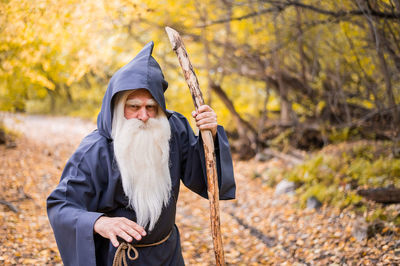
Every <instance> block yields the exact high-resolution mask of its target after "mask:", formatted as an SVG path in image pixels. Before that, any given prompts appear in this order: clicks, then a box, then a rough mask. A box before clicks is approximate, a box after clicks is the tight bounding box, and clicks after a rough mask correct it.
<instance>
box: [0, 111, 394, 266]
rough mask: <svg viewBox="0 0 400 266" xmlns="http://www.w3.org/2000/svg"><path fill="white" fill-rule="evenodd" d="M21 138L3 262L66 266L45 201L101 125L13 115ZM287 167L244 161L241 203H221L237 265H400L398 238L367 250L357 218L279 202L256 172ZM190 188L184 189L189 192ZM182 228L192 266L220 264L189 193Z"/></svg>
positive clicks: (201, 204)
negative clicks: (80, 146)
mask: <svg viewBox="0 0 400 266" xmlns="http://www.w3.org/2000/svg"><path fill="white" fill-rule="evenodd" d="M4 117H5V118H4V120H5V123H6V125H7V126H9V127H12V128H14V129H16V130H19V131H21V132H25V134H24V137H21V138H19V139H18V140H17V148H15V149H6V148H5V147H0V163H1V166H2V167H1V169H0V181H1V182H2V184H3V185H2V187H1V190H0V199H4V200H7V201H8V202H10V203H12V204H13V205H14V206H15V207H17V208H18V210H19V212H18V213H14V212H12V211H11V210H10V209H9V208H7V207H6V206H4V205H0V230H1V231H0V233H1V234H2V235H6V237H5V238H4V239H3V240H0V246H1V247H0V263H3V262H4V264H6V265H11V264H18V265H19V264H24V265H43V264H51V265H54V264H60V263H61V261H60V258H59V255H58V251H57V247H56V244H55V241H54V237H53V235H52V231H51V228H50V226H49V224H48V221H47V217H46V212H45V198H46V196H47V195H48V193H50V191H51V190H52V189H53V188H54V187H55V186H56V184H57V183H58V180H59V176H60V174H61V171H62V168H63V166H64V164H65V161H66V160H67V159H68V157H69V156H70V154H71V153H72V152H73V151H74V150H75V148H76V147H77V145H78V144H79V142H80V141H81V139H82V137H83V136H84V135H86V134H87V133H89V132H90V131H92V130H93V129H95V124H93V123H90V122H87V121H82V120H80V119H74V118H65V117H44V116H21V115H19V116H12V115H5V116H4ZM281 164H282V162H279V161H273V160H272V161H270V162H268V163H264V164H260V163H257V162H255V161H249V162H236V163H235V177H236V182H237V199H236V200H234V201H228V202H221V204H220V205H221V225H222V226H221V227H222V232H223V241H224V250H225V257H226V261H227V263H228V264H229V265H327V264H332V265H390V264H393V265H395V264H396V263H400V240H399V236H398V235H396V234H388V235H385V236H381V235H378V236H376V237H375V238H373V239H371V240H369V241H368V242H365V243H359V242H357V241H356V239H355V238H354V237H352V234H351V230H352V228H353V225H354V224H356V223H357V219H356V218H355V216H354V215H353V214H351V213H346V212H342V213H341V212H339V211H338V210H336V209H332V208H326V207H323V208H322V209H321V210H320V211H314V210H301V209H298V208H297V207H296V199H295V198H294V197H290V196H280V197H275V196H274V195H273V190H272V189H271V188H269V187H268V186H267V185H265V184H264V183H263V182H262V180H261V179H259V178H256V179H252V176H253V175H254V172H255V171H258V170H259V168H265V167H280V166H281ZM182 187H183V186H182ZM177 224H178V226H179V228H180V232H181V238H182V248H183V254H184V258H185V261H186V263H187V264H188V265H214V264H215V263H214V254H213V251H212V240H211V237H210V236H211V234H210V230H209V211H208V201H206V200H204V199H202V198H200V197H199V196H197V195H195V194H194V193H192V192H190V191H188V190H187V189H186V188H182V191H181V193H180V196H179V201H178V210H177Z"/></svg>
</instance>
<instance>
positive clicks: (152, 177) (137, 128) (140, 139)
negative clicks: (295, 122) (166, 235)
mask: <svg viewBox="0 0 400 266" xmlns="http://www.w3.org/2000/svg"><path fill="white" fill-rule="evenodd" d="M123 102H124V101H123ZM119 107H120V106H117V108H115V109H116V112H114V115H115V116H114V119H115V118H116V117H119V118H117V119H115V120H116V122H115V123H114V122H113V129H114V126H115V131H114V130H113V134H112V135H113V137H114V153H115V157H116V160H117V163H118V167H119V170H120V172H121V179H122V186H123V189H124V192H125V194H126V196H127V197H128V199H129V205H130V207H131V208H133V210H135V212H136V217H137V223H138V224H139V225H141V226H143V227H145V226H146V225H149V227H148V230H149V231H151V230H152V229H153V228H154V225H155V224H156V222H157V220H158V218H159V217H160V214H161V211H162V208H163V207H164V206H166V205H167V204H168V201H169V198H170V194H171V177H170V173H169V165H168V164H169V139H170V136H171V129H170V125H169V122H168V119H167V118H166V116H165V114H164V113H163V112H162V111H161V110H159V111H161V112H159V115H158V117H157V118H150V119H149V120H148V121H147V122H146V123H143V122H142V121H140V120H139V119H129V120H127V119H125V117H124V115H123V111H122V114H121V113H120V114H118V109H121V108H119ZM122 110H123V108H122Z"/></svg>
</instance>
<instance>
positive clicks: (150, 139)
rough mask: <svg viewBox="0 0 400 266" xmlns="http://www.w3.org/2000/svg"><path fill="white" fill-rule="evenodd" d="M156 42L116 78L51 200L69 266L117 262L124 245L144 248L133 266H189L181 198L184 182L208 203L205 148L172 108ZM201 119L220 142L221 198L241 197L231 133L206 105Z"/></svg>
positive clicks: (198, 114)
mask: <svg viewBox="0 0 400 266" xmlns="http://www.w3.org/2000/svg"><path fill="white" fill-rule="evenodd" d="M153 46H154V44H153V42H150V43H149V44H147V45H146V46H145V47H144V48H143V49H142V50H141V51H140V52H139V54H138V55H137V56H136V57H135V58H134V59H133V60H132V61H131V62H130V63H128V64H127V65H126V66H124V67H123V68H121V69H120V70H118V71H117V72H116V73H115V74H114V76H113V77H112V78H111V81H110V83H109V86H108V88H107V91H106V94H105V96H104V99H103V104H102V107H101V111H100V113H99V116H98V119H97V126H98V129H97V130H96V131H94V132H92V133H91V134H89V135H88V136H87V137H85V138H84V140H83V141H82V143H81V144H80V146H79V147H78V149H77V150H76V152H75V153H74V154H73V155H72V157H71V158H70V159H69V161H68V162H67V164H66V166H65V169H64V171H63V174H62V177H61V180H60V183H59V185H58V186H57V188H56V189H55V190H54V191H53V192H52V193H51V194H50V196H49V197H48V199H47V211H48V216H49V220H50V223H51V225H52V227H53V230H54V234H55V237H56V241H57V245H58V248H59V250H60V254H61V257H62V259H63V262H64V264H65V265H85V266H89V265H111V264H112V263H113V260H114V256H115V254H116V251H117V248H118V247H122V245H125V242H126V243H130V244H131V245H132V246H133V247H136V249H132V250H129V251H128V252H127V254H126V255H128V256H130V257H132V256H133V253H136V252H137V253H138V257H137V256H135V257H137V258H132V259H134V260H131V259H127V262H128V264H129V265H184V262H183V258H182V252H181V246H180V238H179V232H178V229H177V227H176V225H175V213H176V202H177V199H178V193H179V186H180V180H182V181H183V183H184V184H185V185H186V186H187V187H188V188H189V189H191V190H192V191H194V192H196V193H197V194H199V195H201V196H203V197H205V198H207V185H206V175H205V173H206V170H205V164H204V150H203V145H202V142H201V138H199V137H196V136H195V135H194V134H193V131H192V130H191V128H190V125H189V124H188V122H187V120H186V119H185V117H183V116H182V115H181V114H179V113H177V112H172V111H169V110H167V109H166V107H165V100H164V92H165V90H166V89H167V86H168V83H167V82H166V81H165V80H164V75H163V74H162V71H161V69H160V66H159V65H158V63H157V62H156V61H155V59H154V58H153V57H152V55H151V53H152V50H153ZM193 117H195V119H196V124H197V126H198V127H199V128H200V129H208V130H211V132H212V133H213V136H214V139H215V147H216V157H217V172H218V181H219V189H220V199H233V198H234V197H235V182H234V178H233V168H232V159H231V155H230V151H229V145H228V141H227V138H226V135H225V132H224V130H223V128H222V127H221V126H217V120H216V115H215V113H214V111H213V110H212V109H211V108H210V107H209V106H207V105H203V106H201V107H200V108H199V110H198V112H194V113H193ZM119 252H120V251H118V253H117V254H119ZM122 252H125V251H122ZM118 256H119V255H117V257H118Z"/></svg>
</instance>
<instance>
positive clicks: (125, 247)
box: [113, 231, 172, 266]
mask: <svg viewBox="0 0 400 266" xmlns="http://www.w3.org/2000/svg"><path fill="white" fill-rule="evenodd" d="M171 233H172V231H170V232H169V234H168V235H167V236H166V237H164V238H163V239H161V240H160V241H158V242H156V243H151V244H131V243H126V242H122V243H121V244H120V245H119V247H118V248H117V251H116V252H115V256H114V260H113V266H128V263H127V261H126V255H128V258H129V259H130V260H136V259H137V258H139V252H138V251H137V249H136V248H145V247H152V246H157V245H160V244H162V243H164V242H165V241H167V240H168V238H169V237H170V235H171ZM125 251H126V252H125ZM131 251H133V253H134V254H135V256H134V257H132V256H131Z"/></svg>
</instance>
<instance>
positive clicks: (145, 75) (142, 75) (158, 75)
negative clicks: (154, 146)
mask: <svg viewBox="0 0 400 266" xmlns="http://www.w3.org/2000/svg"><path fill="white" fill-rule="evenodd" d="M153 47H154V42H152V41H151V42H149V43H148V44H146V46H145V47H143V49H142V50H141V51H140V52H139V53H138V54H137V55H136V57H135V58H134V59H132V61H130V62H129V63H128V64H127V65H125V66H124V67H122V68H120V69H119V70H118V71H117V72H115V74H114V75H113V76H112V78H111V80H110V83H109V84H108V87H107V91H106V94H105V95H104V98H103V103H102V105H101V110H100V113H99V115H98V117H97V128H98V130H99V132H100V134H101V135H103V136H104V137H106V138H107V139H111V125H112V115H113V111H112V110H113V98H114V96H115V95H116V94H117V93H118V92H122V91H127V90H136V89H141V88H142V89H147V90H148V91H149V92H150V94H151V95H152V96H153V98H154V99H155V100H156V101H157V103H158V104H159V105H160V107H161V109H162V110H163V111H164V112H165V114H166V115H167V117H169V116H170V115H171V113H170V112H169V111H167V109H166V108H165V98H164V92H165V90H166V89H167V88H168V83H167V81H165V79H164V75H163V73H162V71H161V68H160V65H159V64H158V63H157V61H156V60H155V59H154V58H153V57H152V56H151V53H152V52H153Z"/></svg>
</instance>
